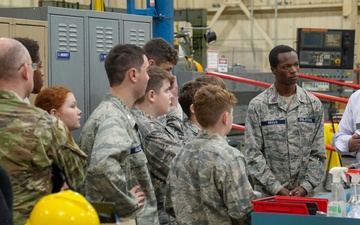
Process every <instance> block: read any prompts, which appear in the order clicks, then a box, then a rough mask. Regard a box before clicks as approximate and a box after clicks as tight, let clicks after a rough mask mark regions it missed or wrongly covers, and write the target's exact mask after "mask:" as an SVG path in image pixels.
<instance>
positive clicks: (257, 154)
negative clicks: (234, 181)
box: [245, 102, 283, 195]
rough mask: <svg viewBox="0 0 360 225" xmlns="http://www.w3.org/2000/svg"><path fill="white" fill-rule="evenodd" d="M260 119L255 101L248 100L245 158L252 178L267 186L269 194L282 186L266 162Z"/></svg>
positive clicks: (277, 190)
mask: <svg viewBox="0 0 360 225" xmlns="http://www.w3.org/2000/svg"><path fill="white" fill-rule="evenodd" d="M260 120H261V119H260V116H259V113H258V111H257V109H256V106H255V103H254V102H250V104H249V107H248V111H247V115H246V121H245V126H246V129H245V158H246V161H247V164H248V171H249V174H250V175H251V176H252V177H253V179H255V180H257V181H258V182H260V183H261V184H262V185H263V186H264V187H267V190H268V191H269V192H270V193H271V194H273V195H276V194H277V193H278V192H279V191H280V190H281V189H282V188H283V186H282V185H281V183H280V182H279V181H278V180H277V179H276V178H275V176H274V175H273V173H272V172H271V170H270V168H269V166H268V165H267V163H266V159H265V156H264V139H263V137H262V131H261V121H260Z"/></svg>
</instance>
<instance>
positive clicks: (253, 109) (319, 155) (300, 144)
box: [245, 45, 325, 196]
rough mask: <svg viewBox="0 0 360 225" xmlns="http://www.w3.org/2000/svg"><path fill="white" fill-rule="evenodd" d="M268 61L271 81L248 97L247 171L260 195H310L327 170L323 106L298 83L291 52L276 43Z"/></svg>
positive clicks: (296, 66) (296, 63)
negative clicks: (254, 95) (267, 85)
mask: <svg viewBox="0 0 360 225" xmlns="http://www.w3.org/2000/svg"><path fill="white" fill-rule="evenodd" d="M269 61H270V65H271V70H272V72H273V74H274V75H275V76H276V79H275V83H274V84H273V85H272V86H271V87H270V88H268V89H267V90H265V91H264V92H262V93H261V94H259V95H258V96H257V97H255V98H254V99H253V100H251V102H250V104H249V108H248V111H247V117H246V130H245V156H246V159H247V161H248V165H249V167H248V168H249V173H250V175H251V176H252V177H253V180H254V185H255V190H256V191H260V192H262V193H263V196H268V195H291V196H305V195H309V194H311V191H312V190H313V189H314V188H315V187H316V186H318V185H319V184H320V183H321V181H322V178H323V176H324V174H325V165H324V164H323V162H324V160H325V146H324V110H323V106H322V104H321V102H320V100H319V99H318V98H316V97H315V96H313V95H312V94H310V93H308V92H307V91H306V90H304V89H302V88H301V87H300V86H298V85H297V84H296V81H297V73H298V70H299V62H298V57H297V54H296V52H295V50H293V49H292V48H290V47H288V46H283V45H280V46H277V47H275V48H274V49H273V50H272V51H271V52H270V55H269Z"/></svg>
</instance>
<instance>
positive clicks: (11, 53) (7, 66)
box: [0, 38, 28, 79]
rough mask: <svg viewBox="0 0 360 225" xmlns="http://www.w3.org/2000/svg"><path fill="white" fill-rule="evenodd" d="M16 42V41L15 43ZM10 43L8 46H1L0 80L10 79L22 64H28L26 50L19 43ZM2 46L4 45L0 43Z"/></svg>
mask: <svg viewBox="0 0 360 225" xmlns="http://www.w3.org/2000/svg"><path fill="white" fill-rule="evenodd" d="M5 39H9V38H5ZM16 42H17V41H16ZM16 42H14V43H11V45H10V46H6V47H3V46H1V51H0V78H1V79H11V78H13V77H14V76H13V74H14V73H15V72H16V71H17V70H19V68H20V67H21V66H22V64H24V63H28V61H26V60H27V53H26V52H27V50H26V48H25V46H23V45H22V44H21V43H20V42H17V44H16ZM2 45H4V43H2Z"/></svg>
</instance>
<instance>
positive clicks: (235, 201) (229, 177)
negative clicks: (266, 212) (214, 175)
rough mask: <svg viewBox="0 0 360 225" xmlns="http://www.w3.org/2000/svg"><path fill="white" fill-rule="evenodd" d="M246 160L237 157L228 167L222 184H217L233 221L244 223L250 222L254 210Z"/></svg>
mask: <svg viewBox="0 0 360 225" xmlns="http://www.w3.org/2000/svg"><path fill="white" fill-rule="evenodd" d="M245 165H246V164H245V159H244V158H243V157H236V158H235V159H234V160H233V161H232V162H229V164H227V165H226V171H225V174H224V175H223V174H219V175H223V179H220V180H221V181H222V182H221V183H219V184H217V186H218V187H220V189H222V190H221V191H222V193H223V196H224V202H225V204H226V206H227V209H228V213H229V215H230V217H231V218H232V220H233V221H234V220H235V221H238V222H242V221H246V220H249V217H250V213H251V211H252V210H253V205H252V203H251V201H252V200H253V199H254V192H253V189H252V187H251V185H250V183H249V180H248V176H247V173H246V166H245Z"/></svg>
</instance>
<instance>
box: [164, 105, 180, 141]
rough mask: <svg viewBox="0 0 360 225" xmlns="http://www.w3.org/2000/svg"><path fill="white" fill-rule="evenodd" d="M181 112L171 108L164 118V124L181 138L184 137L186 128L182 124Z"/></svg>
mask: <svg viewBox="0 0 360 225" xmlns="http://www.w3.org/2000/svg"><path fill="white" fill-rule="evenodd" d="M181 113H182V112H181V110H179V108H176V107H170V110H169V113H168V114H166V115H165V116H163V118H162V120H165V122H164V121H163V124H165V125H166V126H168V127H170V128H171V129H172V130H173V131H174V132H175V133H176V134H178V136H179V137H183V136H184V128H183V122H182V115H181Z"/></svg>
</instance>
